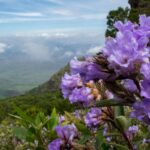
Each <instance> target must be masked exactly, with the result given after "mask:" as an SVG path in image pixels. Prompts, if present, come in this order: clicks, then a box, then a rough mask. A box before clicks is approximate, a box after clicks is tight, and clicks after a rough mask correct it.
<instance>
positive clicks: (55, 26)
mask: <svg viewBox="0 0 150 150" xmlns="http://www.w3.org/2000/svg"><path fill="white" fill-rule="evenodd" d="M127 1H128V0H0V34H1V35H7V34H12V33H15V34H17V33H23V34H24V33H30V34H32V33H34V32H48V31H58V30H63V31H65V30H88V31H90V30H96V29H98V30H100V29H101V30H104V29H105V27H106V25H105V24H106V16H107V14H108V12H109V11H110V10H112V9H116V8H117V7H119V6H122V7H126V6H128V3H127Z"/></svg>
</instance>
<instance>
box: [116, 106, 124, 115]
mask: <svg viewBox="0 0 150 150" xmlns="http://www.w3.org/2000/svg"><path fill="white" fill-rule="evenodd" d="M117 116H124V107H123V106H116V107H115V117H117Z"/></svg>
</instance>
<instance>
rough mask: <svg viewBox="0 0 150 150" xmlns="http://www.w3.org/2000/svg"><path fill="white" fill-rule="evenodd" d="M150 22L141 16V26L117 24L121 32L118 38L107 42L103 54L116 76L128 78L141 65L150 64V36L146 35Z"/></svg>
mask: <svg viewBox="0 0 150 150" xmlns="http://www.w3.org/2000/svg"><path fill="white" fill-rule="evenodd" d="M145 22H146V23H145ZM149 22H150V19H149V17H148V18H146V17H145V16H140V25H137V24H133V23H131V22H130V21H128V22H126V23H125V24H123V23H122V22H120V21H119V22H116V23H115V27H116V28H117V29H118V30H119V31H118V32H117V35H116V38H108V39H107V40H106V43H105V46H104V48H103V54H104V55H105V56H106V57H107V60H108V62H109V67H110V68H112V69H114V70H115V72H116V74H118V75H124V76H128V75H130V74H131V73H133V72H137V71H138V67H139V65H141V64H142V63H145V62H149V47H147V45H148V43H149V36H148V34H146V33H147V32H149V31H150V28H149V26H148V25H149Z"/></svg>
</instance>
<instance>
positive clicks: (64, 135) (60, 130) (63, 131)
mask: <svg viewBox="0 0 150 150" xmlns="http://www.w3.org/2000/svg"><path fill="white" fill-rule="evenodd" d="M55 130H56V132H57V135H58V137H59V138H60V139H61V140H62V141H64V143H67V144H71V143H72V141H73V139H74V138H75V137H77V128H76V127H75V125H74V124H72V125H66V126H63V127H62V126H57V127H56V129H55Z"/></svg>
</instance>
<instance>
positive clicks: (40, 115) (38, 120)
mask: <svg viewBox="0 0 150 150" xmlns="http://www.w3.org/2000/svg"><path fill="white" fill-rule="evenodd" d="M45 118H46V117H45V115H44V113H43V112H39V113H38V114H37V115H36V118H35V125H36V126H39V125H40V124H42V123H43V122H44V120H45Z"/></svg>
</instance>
